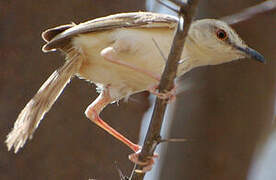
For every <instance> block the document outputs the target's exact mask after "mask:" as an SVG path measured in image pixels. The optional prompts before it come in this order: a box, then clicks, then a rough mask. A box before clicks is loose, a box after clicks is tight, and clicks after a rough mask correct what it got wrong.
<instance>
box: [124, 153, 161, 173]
mask: <svg viewBox="0 0 276 180" xmlns="http://www.w3.org/2000/svg"><path fill="white" fill-rule="evenodd" d="M139 154H140V152H136V153H132V154H130V155H129V156H128V158H129V160H130V161H131V162H133V163H135V164H138V165H141V166H143V169H142V170H135V172H136V173H145V172H147V171H150V170H151V169H152V166H153V164H154V158H158V157H159V156H158V154H154V155H153V156H149V157H147V159H148V160H147V161H140V160H139Z"/></svg>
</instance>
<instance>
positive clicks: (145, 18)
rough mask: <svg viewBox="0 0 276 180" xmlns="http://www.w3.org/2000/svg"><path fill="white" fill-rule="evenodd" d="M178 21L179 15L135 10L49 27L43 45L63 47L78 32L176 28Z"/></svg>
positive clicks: (54, 47)
mask: <svg viewBox="0 0 276 180" xmlns="http://www.w3.org/2000/svg"><path fill="white" fill-rule="evenodd" d="M177 21H178V19H177V17H174V16H170V15H166V14H157V13H151V12H133V13H120V14H115V15H110V16H106V17H102V18H97V19H94V20H91V21H87V22H85V23H81V24H78V25H75V24H69V25H63V26H59V27H56V28H52V29H48V30H46V31H45V32H44V33H42V37H43V39H44V40H45V41H46V42H47V44H46V45H45V46H44V47H43V51H45V52H47V51H51V50H53V49H57V48H62V47H64V46H65V45H66V44H67V42H68V40H70V38H72V37H74V36H76V35H78V34H84V33H91V32H96V31H103V30H110V29H115V28H128V27H144V28H155V27H159V28H160V27H161V28H162V27H166V28H174V27H175V26H176V23H177Z"/></svg>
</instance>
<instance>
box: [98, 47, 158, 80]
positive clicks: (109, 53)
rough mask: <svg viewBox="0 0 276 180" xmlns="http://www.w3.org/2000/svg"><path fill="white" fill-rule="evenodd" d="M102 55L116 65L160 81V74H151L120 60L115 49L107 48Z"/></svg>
mask: <svg viewBox="0 0 276 180" xmlns="http://www.w3.org/2000/svg"><path fill="white" fill-rule="evenodd" d="M101 55H102V56H103V57H104V58H105V59H106V60H107V61H109V62H111V63H114V64H118V65H121V66H125V67H127V68H129V69H132V70H134V71H136V72H140V73H142V74H146V75H147V76H149V77H151V78H152V79H155V80H157V81H160V75H159V74H155V73H153V72H150V71H148V70H146V69H142V68H140V67H137V66H135V65H132V64H129V63H127V62H124V61H122V60H120V59H118V58H117V53H116V51H115V49H114V48H113V47H107V48H105V49H103V50H102V51H101Z"/></svg>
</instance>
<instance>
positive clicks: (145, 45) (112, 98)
mask: <svg viewBox="0 0 276 180" xmlns="http://www.w3.org/2000/svg"><path fill="white" fill-rule="evenodd" d="M177 23H178V18H177V17H175V16H171V15H166V14H159V13H151V12H130V13H119V14H115V15H109V16H106V17H101V18H96V19H93V20H90V21H87V22H84V23H80V24H75V23H71V24H66V25H61V26H58V27H54V28H51V29H48V30H46V31H45V32H43V33H42V38H43V39H44V41H45V42H46V44H45V45H44V46H43V48H42V51H43V52H45V53H48V52H52V51H60V52H62V53H63V54H64V55H65V63H64V65H63V66H61V67H60V68H59V69H57V70H56V71H54V73H53V74H52V75H51V76H50V77H49V78H48V79H47V80H46V82H44V84H43V85H42V86H41V88H40V89H39V90H38V92H37V93H36V94H35V96H34V97H33V98H32V99H31V100H30V101H29V102H28V103H27V104H26V106H25V107H24V109H23V110H22V111H21V112H20V114H19V116H18V118H17V120H16V121H15V123H14V127H13V129H12V131H11V132H10V133H9V134H8V135H7V139H6V141H5V142H6V144H7V147H8V150H11V149H12V148H14V152H15V153H17V152H18V150H19V149H20V148H21V147H23V146H24V144H25V142H26V141H27V139H31V138H32V136H33V133H34V132H35V130H36V128H37V127H38V125H39V123H40V121H41V120H42V119H43V116H44V115H45V113H47V112H48V111H49V110H50V108H51V107H52V105H53V104H54V102H55V101H56V100H57V98H58V97H59V96H60V94H61V93H62V91H63V89H64V88H65V86H66V85H67V84H68V83H69V81H70V80H71V78H73V77H74V76H77V77H79V78H80V79H85V80H86V81H89V82H91V83H94V84H96V86H97V90H98V92H99V96H98V97H97V98H96V99H95V100H94V101H93V102H92V103H91V104H90V105H89V106H88V107H87V109H86V111H85V115H86V117H87V118H88V119H90V120H91V121H92V122H94V123H95V124H96V125H98V126H99V127H101V128H102V129H104V130H105V131H107V132H108V133H109V134H111V135H112V136H114V137H115V138H116V139H118V140H119V141H121V142H123V143H124V144H125V145H127V146H128V147H129V148H130V149H131V150H133V151H134V152H139V150H140V148H141V147H140V146H139V145H137V144H135V143H133V142H131V141H130V140H129V139H127V138H126V137H125V136H123V135H122V134H121V133H119V132H118V131H116V130H115V129H113V128H112V127H111V126H109V125H108V124H107V123H105V122H104V121H103V120H102V119H101V118H100V113H101V111H102V110H103V109H104V108H105V107H106V106H107V105H108V104H111V103H114V102H118V101H119V100H121V99H127V98H128V97H129V96H130V95H132V94H135V93H138V92H142V91H151V92H153V93H154V94H156V95H157V96H160V97H165V98H169V97H171V94H161V93H158V92H157V90H156V89H155V87H156V86H158V83H159V81H160V77H161V74H162V72H163V69H164V67H165V64H166V57H168V54H169V52H170V48H171V44H172V40H173V37H174V33H175V30H176V27H177ZM244 58H251V59H254V60H257V61H259V62H262V63H264V62H265V58H264V56H263V55H261V54H260V53H259V52H257V51H256V50H254V49H252V48H250V47H249V46H247V45H246V44H245V42H244V41H243V40H242V39H241V38H240V37H239V35H238V34H237V33H236V32H235V30H233V29H232V28H231V27H230V26H229V25H228V24H226V23H225V22H222V21H220V20H216V19H200V20H195V21H193V23H192V24H191V26H190V29H189V32H188V35H187V38H186V41H185V44H184V48H183V52H182V55H181V59H180V60H179V65H178V69H177V76H178V77H179V76H181V75H183V74H185V73H186V72H188V71H190V70H191V69H193V68H196V67H200V66H207V65H217V64H222V63H227V62H231V61H233V60H238V59H244ZM151 162H152V161H151Z"/></svg>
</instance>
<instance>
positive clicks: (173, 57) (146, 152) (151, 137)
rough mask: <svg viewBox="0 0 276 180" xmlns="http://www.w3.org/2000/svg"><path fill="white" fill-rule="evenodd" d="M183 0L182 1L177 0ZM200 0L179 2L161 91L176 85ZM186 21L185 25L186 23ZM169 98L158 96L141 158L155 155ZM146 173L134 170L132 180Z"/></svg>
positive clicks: (140, 168)
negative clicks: (182, 56)
mask: <svg viewBox="0 0 276 180" xmlns="http://www.w3.org/2000/svg"><path fill="white" fill-rule="evenodd" d="M177 2H182V1H177ZM197 3H198V0H188V1H186V3H185V4H184V3H183V2H182V3H181V4H180V3H179V4H178V5H179V6H180V10H179V12H178V15H179V23H178V27H177V30H176V34H175V36H174V39H173V44H172V47H171V51H170V54H169V56H168V61H167V63H166V67H165V69H164V72H163V74H162V77H161V81H160V84H159V89H158V90H159V92H161V93H165V92H168V91H170V90H172V89H173V87H174V79H175V77H176V70H177V66H178V64H179V63H178V62H179V60H180V57H181V54H182V50H183V47H184V42H185V39H186V36H187V34H188V30H189V27H190V25H191V23H192V18H193V16H194V12H195V8H196V6H197ZM184 21H185V25H184ZM167 103H168V99H160V98H157V99H156V102H155V105H154V110H153V114H152V118H151V122H150V126H149V129H148V131H147V135H146V139H145V141H144V144H143V148H142V150H141V153H140V155H139V160H141V161H146V159H147V157H149V156H153V153H154V151H155V149H156V146H157V145H158V143H159V142H160V139H161V137H160V130H161V126H162V122H163V118H164V114H165V110H166V107H167ZM142 168H143V167H142V166H138V165H137V168H136V170H142ZM144 175H145V174H144V173H136V172H134V174H133V176H132V178H131V179H132V180H142V179H143V178H144Z"/></svg>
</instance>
